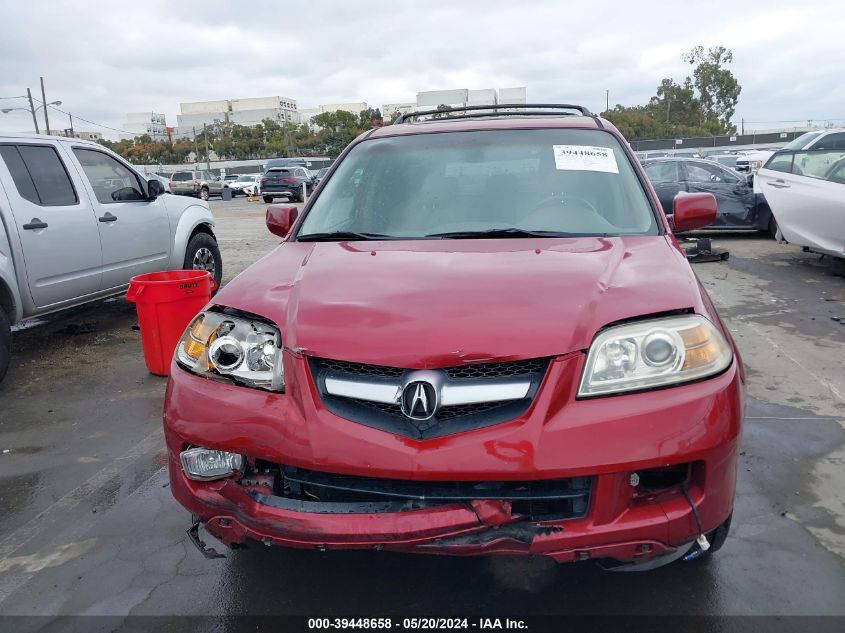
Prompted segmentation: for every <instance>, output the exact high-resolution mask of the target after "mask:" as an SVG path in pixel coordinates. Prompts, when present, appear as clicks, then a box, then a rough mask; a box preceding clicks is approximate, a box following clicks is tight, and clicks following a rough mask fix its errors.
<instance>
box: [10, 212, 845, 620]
mask: <svg viewBox="0 0 845 633" xmlns="http://www.w3.org/2000/svg"><path fill="white" fill-rule="evenodd" d="M265 206H266V205H264V204H263V203H248V202H246V201H244V200H243V199H240V200H237V201H234V202H226V203H224V202H222V201H221V202H213V203H212V208H213V211H214V212H215V215H216V217H217V220H218V226H217V228H216V232H217V236H218V238H219V240H220V244H221V248H222V251H223V259H224V270H225V273H224V281H226V280H228V279H231V278H232V276H234V274H236V273H237V272H240V271H241V270H243V268H245V267H246V266H247V265H249V264H250V263H251V262H252V261H255V260H256V259H258V258H259V257H260V256H262V255H263V254H265V253H266V252H268V251H269V250H270V249H271V248H273V246H274V245H275V244H276V243H277V242H278V239H277V238H275V237H274V236H272V235H271V234H270V233H269V232H268V231H267V230H266V227H265V226H264V209H265ZM714 245H715V246H716V247H717V248H725V249H727V250H729V251H730V259H728V260H727V261H724V262H718V263H703V264H697V265H696V268H695V269H696V272H697V273H698V274H699V276H700V278H701V280H702V282H703V283H704V284H705V286H706V287H707V289H708V291H709V292H710V293H711V296H712V297H713V299H714V302H715V303H716V304H717V306H718V307H719V309H720V311H721V314H722V316H723V318H724V319H725V320H726V322H727V324H728V326H729V327H730V328H731V330H732V331H733V333H734V335H735V337H736V339H737V341H738V343H739V346H740V349H741V351H742V353H743V356H744V361H745V363H746V365H747V367H748V373H749V388H748V410H747V417H746V423H745V428H744V435H743V452H742V455H741V458H740V459H741V467H740V476H739V485H738V494H737V500H736V509H735V514H734V521H733V527H732V532H731V535H730V537H729V538H728V540H727V542H726V544H725V546H724V547H723V548H722V550H721V551H720V552H718V553H717V554H716V555H715V556H713V557H710V558H709V559H705V560H701V561H694V562H691V563H676V564H673V565H670V566H667V567H664V568H661V569H658V570H655V571H652V572H648V573H640V574H625V573H610V572H605V571H602V570H601V569H599V568H597V567H596V566H595V565H593V564H592V563H579V564H574V565H561V566H558V565H555V564H553V563H551V562H549V561H546V560H543V559H513V558H446V557H428V556H420V555H404V554H395V553H386V552H375V551H355V552H332V551H329V552H317V551H288V550H282V549H273V548H265V547H262V546H255V547H251V548H249V549H246V550H237V551H226V558H224V559H219V560H206V559H205V558H203V557H202V555H201V554H200V553H199V552H198V551H197V550H196V549H195V548H194V547H193V545H192V544H191V543H190V542H189V541H188V539H187V537H186V535H185V530H186V529H187V528H188V527H189V516H188V514H187V512H186V511H184V510H183V509H182V508H181V507H180V506H179V505H178V504H177V503H176V502H175V501H174V500H173V499H172V497H171V495H170V491H169V490H168V480H167V473H166V470H165V469H164V467H163V466H164V463H165V456H164V451H163V441H162V431H161V403H162V397H163V393H164V387H165V379H162V378H158V377H155V376H152V375H150V374H148V373H147V372H146V370H145V367H144V362H143V358H142V356H141V346H140V336H139V332H138V331H137V329H135V326H136V319H135V315H134V306H133V305H132V304H129V303H126V302H125V301H123V300H120V299H118V300H110V301H107V302H101V303H99V304H96V305H94V306H89V307H85V308H80V309H77V310H74V311H72V312H70V313H64V314H61V315H58V316H53V317H49V318H45V319H43V320H40V321H37V322H35V323H25V324H23V326H22V327H19V328H18V330H17V331H16V332H15V336H14V355H13V358H12V366H11V368H10V371H9V374H8V376H7V378H6V380H5V382H3V383H2V384H0V508H2V512H0V616H40V617H37V618H34V619H28V618H24V617H16V618H10V617H4V618H0V628H5V627H4V625H11V626H12V627H13V628H12V629H10V630H63V629H64V628H67V627H68V626H70V624H69V622H73V623H75V624H74V625H75V626H79V627H81V628H80V630H114V629H115V628H120V627H122V629H121V630H134V629H133V624H132V623H133V622H137V620H133V619H132V618H129V619H125V618H126V616H129V615H132V616H142V615H156V616H164V619H162V620H156V627H153V628H160V629H161V630H229V629H226V628H225V627H224V628H223V629H220V628H219V627H217V624H216V622H217V621H216V620H206V621H195V620H181V619H179V618H178V616H190V615H210V616H237V615H250V616H263V615H280V614H296V615H319V616H351V615H361V616H376V615H394V616H399V617H403V616H408V615H417V616H420V615H439V616H448V615H479V616H485V615H495V614H496V613H499V612H502V611H503V610H505V611H506V612H507V613H509V614H520V615H524V616H528V615H540V614H547V615H548V614H561V615H594V614H596V615H598V614H601V615H719V616H734V615H745V616H819V615H838V616H845V600H843V597H845V561H843V558H845V470H843V464H845V459H843V456H845V369H843V363H842V358H843V357H845V279H842V278H837V277H834V276H832V275H831V274H830V272H829V270H828V269H827V268H826V267H825V265H824V262H820V261H819V258H818V257H817V256H815V255H811V254H807V253H802V252H801V250H800V249H799V248H797V247H794V246H792V245H787V244H777V243H775V242H774V241H773V240H771V239H768V238H765V237H762V236H758V235H748V234H730V235H724V234H721V235H719V236H716V238H715V240H714ZM208 538H209V543H210V544H214V543H213V538H211V537H208ZM218 549H222V548H221V547H219V546H218ZM63 615H65V616H66V615H101V616H114V617H113V618H111V619H109V618H101V619H90V620H74V621H68V620H59V621H57V620H54V618H55V617H56V616H63ZM838 621H839V620H837V622H838ZM757 626H759V622H758V621H754V620H748V625H747V627H745V628H748V629H749V630H752V629H754V628H755V627H757Z"/></svg>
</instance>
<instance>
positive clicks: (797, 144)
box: [782, 132, 822, 149]
mask: <svg viewBox="0 0 845 633" xmlns="http://www.w3.org/2000/svg"><path fill="white" fill-rule="evenodd" d="M821 134H822V133H821V132H807V133H806V134H802V135H801V136H799V137H798V138H795V139H792V140H791V141H790V142H789V143H787V144H786V145H784V146H783V148H782V149H804V148H805V147H806V146H807V143H809V142H810V141H812V140H813V139H815V138H818V137H819V136H821Z"/></svg>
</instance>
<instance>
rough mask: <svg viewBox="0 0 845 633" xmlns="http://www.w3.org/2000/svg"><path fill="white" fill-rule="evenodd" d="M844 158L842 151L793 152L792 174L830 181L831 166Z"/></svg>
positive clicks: (844, 153)
mask: <svg viewBox="0 0 845 633" xmlns="http://www.w3.org/2000/svg"><path fill="white" fill-rule="evenodd" d="M843 158H845V149H842V150H826V151H823V150H816V149H812V150H806V151H803V152H795V154H794V156H793V159H792V173H793V174H795V175H797V176H809V177H810V178H823V179H828V180H829V179H830V173H831V169H832V168H833V166H834V165H835V164H836V163H838V162H839V161H840V160H842V159H843Z"/></svg>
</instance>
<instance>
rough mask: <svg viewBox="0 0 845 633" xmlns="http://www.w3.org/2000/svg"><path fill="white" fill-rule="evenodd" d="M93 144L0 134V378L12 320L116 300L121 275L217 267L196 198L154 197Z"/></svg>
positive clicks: (152, 183) (158, 188) (156, 186)
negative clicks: (111, 299) (110, 298)
mask: <svg viewBox="0 0 845 633" xmlns="http://www.w3.org/2000/svg"><path fill="white" fill-rule="evenodd" d="M163 193H164V187H163V185H162V184H161V183H160V181H159V180H157V179H151V180H149V181H148V180H147V179H145V178H144V177H142V176H141V175H140V173H139V172H138V171H137V170H136V169H135V168H134V167H132V165H130V164H129V163H127V162H126V161H124V160H123V159H122V158H121V157H120V156H118V155H117V154H115V153H113V152H111V151H109V150H108V149H106V148H104V147H102V146H101V145H99V144H97V143H92V142H87V141H82V140H79V139H66V138H57V137H50V136H32V135H3V136H0V379H2V377H3V375H4V374H5V373H6V369H7V367H8V363H9V356H10V353H11V333H10V326H11V325H13V324H14V323H17V322H18V321H20V320H21V319H24V318H28V317H33V316H38V315H42V314H47V313H50V312H55V311H57V310H61V309H63V308H69V307H72V306H77V305H80V304H83V303H87V302H90V301H94V300H97V299H102V298H104V297H110V296H113V295H120V294H123V293H124V292H125V291H126V287H127V284H128V282H129V278H130V277H133V276H134V275H138V274H141V273H147V272H154V271H159V270H168V269H174V268H202V269H204V270H208V271H209V272H211V274H212V275H213V276H214V278H215V280H216V281H217V282H218V283H219V281H220V277H221V274H222V271H223V266H222V260H221V258H220V249H219V248H218V246H217V241H216V239H215V237H214V233H213V230H212V229H213V227H214V217H213V216H212V214H211V211H210V210H209V208H208V204H206V203H205V202H199V201H194V200H186V199H184V198H178V197H176V196H166V195H162V194H163Z"/></svg>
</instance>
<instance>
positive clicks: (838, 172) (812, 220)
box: [757, 149, 845, 253]
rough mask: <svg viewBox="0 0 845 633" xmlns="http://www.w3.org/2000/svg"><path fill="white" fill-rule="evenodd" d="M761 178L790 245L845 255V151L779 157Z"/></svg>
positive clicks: (773, 159)
mask: <svg viewBox="0 0 845 633" xmlns="http://www.w3.org/2000/svg"><path fill="white" fill-rule="evenodd" d="M821 158H824V159H825V160H820V159H821ZM802 165H803V167H802ZM808 165H810V166H813V167H817V168H818V171H813V170H807V171H805V169H806V167H807V166H808ZM826 165H830V166H829V167H826ZM757 178H758V179H759V181H760V186H761V188H762V190H763V192H764V193H765V195H766V200H768V203H769V206H770V207H771V209H772V213H773V214H774V216H775V219H776V220H777V223H778V227H779V228H780V230H781V232H782V233H783V236H784V238H786V240H787V241H789V242H792V243H794V244H798V245H799V246H807V247H810V248H814V249H818V250H823V251H828V252H835V253H843V252H845V149H842V150H830V151H825V150H815V149H813V150H810V151H796V152H787V153H783V154H780V153H779V154H775V156H774V157H773V158H772V160H770V161H769V162H768V163H766V166H765V167H763V169H761V170H760V172H759V173H758V174H757Z"/></svg>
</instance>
